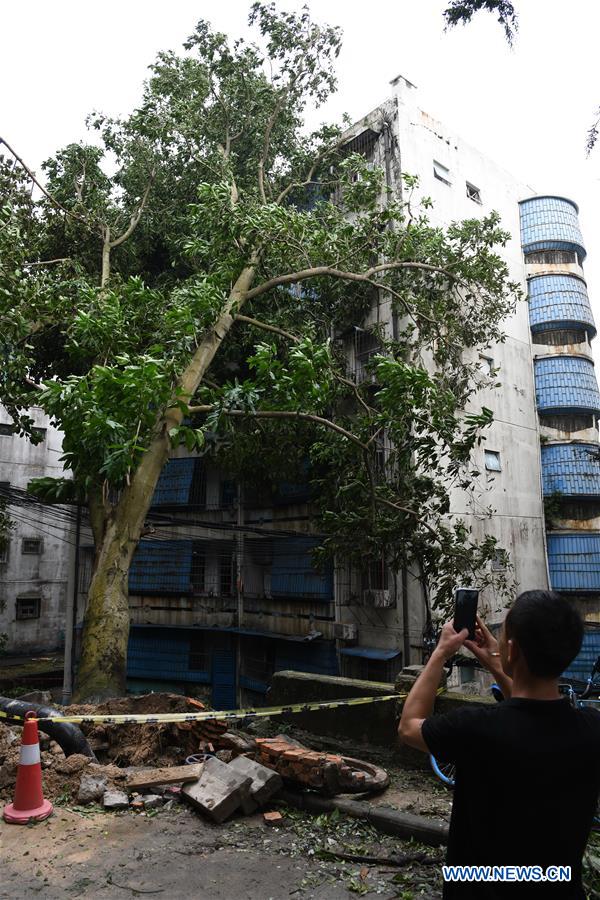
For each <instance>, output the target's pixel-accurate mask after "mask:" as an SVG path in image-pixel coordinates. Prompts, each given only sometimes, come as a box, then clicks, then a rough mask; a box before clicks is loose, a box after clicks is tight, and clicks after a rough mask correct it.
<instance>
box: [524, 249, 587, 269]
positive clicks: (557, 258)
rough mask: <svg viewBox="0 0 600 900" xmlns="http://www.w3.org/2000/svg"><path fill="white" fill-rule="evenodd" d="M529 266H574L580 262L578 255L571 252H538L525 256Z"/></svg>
mask: <svg viewBox="0 0 600 900" xmlns="http://www.w3.org/2000/svg"><path fill="white" fill-rule="evenodd" d="M525 262H526V263H527V265H530V264H531V265H538V266H541V265H553V266H556V265H564V264H567V265H573V264H575V265H576V264H577V263H578V262H579V260H578V258H577V253H575V252H574V251H571V250H536V251H535V252H534V253H527V254H526V256H525Z"/></svg>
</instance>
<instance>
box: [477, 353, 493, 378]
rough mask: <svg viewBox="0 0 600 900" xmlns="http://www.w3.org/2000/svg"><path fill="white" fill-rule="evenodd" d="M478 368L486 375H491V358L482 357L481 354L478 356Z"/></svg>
mask: <svg viewBox="0 0 600 900" xmlns="http://www.w3.org/2000/svg"><path fill="white" fill-rule="evenodd" d="M479 368H480V369H481V370H482V371H483V372H485V374H486V375H491V374H492V372H493V371H494V360H493V359H492V357H491V356H484V355H483V354H482V353H480V354H479Z"/></svg>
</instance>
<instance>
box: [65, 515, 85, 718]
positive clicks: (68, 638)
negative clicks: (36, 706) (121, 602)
mask: <svg viewBox="0 0 600 900" xmlns="http://www.w3.org/2000/svg"><path fill="white" fill-rule="evenodd" d="M80 539H81V503H78V504H77V523H76V525H75V554H74V558H73V565H72V568H71V579H72V580H71V579H70V581H71V589H72V595H71V597H69V596H67V617H66V622H65V661H64V673H63V692H62V702H63V704H64V705H65V706H67V705H68V704H69V703H70V702H71V695H72V693H73V652H74V649H75V626H76V625H77V598H78V595H79V543H80Z"/></svg>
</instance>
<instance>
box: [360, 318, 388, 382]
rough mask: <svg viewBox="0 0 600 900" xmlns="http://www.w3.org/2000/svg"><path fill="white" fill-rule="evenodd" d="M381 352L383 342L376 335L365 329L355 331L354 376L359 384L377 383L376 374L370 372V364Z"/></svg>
mask: <svg viewBox="0 0 600 900" xmlns="http://www.w3.org/2000/svg"><path fill="white" fill-rule="evenodd" d="M381 352H382V347H381V341H380V340H379V338H378V336H377V335H376V334H373V332H372V331H366V330H365V329H363V328H355V329H354V376H355V379H356V381H357V382H358V383H360V382H362V381H375V375H374V373H373V372H371V371H369V364H370V362H371V360H372V358H373V357H374V356H376V355H377V354H378V353H381Z"/></svg>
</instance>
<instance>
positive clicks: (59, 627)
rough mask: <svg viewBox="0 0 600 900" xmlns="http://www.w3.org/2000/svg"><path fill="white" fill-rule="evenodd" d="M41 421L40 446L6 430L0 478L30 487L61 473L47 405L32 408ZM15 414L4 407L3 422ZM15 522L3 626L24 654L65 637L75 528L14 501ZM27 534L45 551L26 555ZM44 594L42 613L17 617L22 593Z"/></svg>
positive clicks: (3, 567)
mask: <svg viewBox="0 0 600 900" xmlns="http://www.w3.org/2000/svg"><path fill="white" fill-rule="evenodd" d="M29 415H31V417H32V418H33V420H34V422H35V425H36V426H38V427H41V428H46V429H47V430H46V437H45V439H44V441H42V443H40V444H37V445H36V446H34V445H33V444H31V443H30V442H29V441H28V440H25V439H24V438H21V437H18V436H17V435H12V436H11V435H0V481H8V482H10V484H11V486H13V487H17V488H21V489H23V490H24V489H25V488H26V487H27V484H28V482H29V481H31V479H32V478H40V477H43V476H52V477H60V476H61V475H62V474H63V469H62V465H61V464H60V462H59V459H60V455H61V435H60V433H59V432H58V431H57V430H56V429H54V428H52V427H51V426H50V425H49V421H48V418H47V416H45V415H44V413H43V411H42V410H41V409H38V408H36V407H34V408H33V409H31V410H29ZM9 422H10V416H9V415H8V414H7V413H6V410H5V409H4V408H3V407H0V423H9ZM8 512H9V515H10V516H11V518H12V519H13V521H14V523H15V528H14V530H13V531H12V532H11V535H10V546H9V551H8V560H7V562H5V563H0V605H2V606H3V608H1V609H0V632H5V633H6V634H8V644H7V646H6V652H7V653H8V654H18V653H24V652H30V651H37V650H42V651H44V650H54V649H56V648H58V647H61V646H62V645H63V643H64V632H65V614H66V608H67V603H68V602H70V598H71V594H72V592H71V591H70V572H71V559H72V556H71V554H72V552H73V549H74V548H73V546H72V544H73V543H74V532H73V530H72V529H71V528H70V526H68V525H61V523H60V522H57V520H56V518H55V516H54V515H50V514H49V513H48V512H45V511H43V510H41V511H40V509H39V508H37V509H35V511H33V512H32V510H31V509H23V508H18V507H17V508H15V507H9V509H8ZM24 538H38V539H41V541H42V546H41V553H40V554H39V555H24V554H23V553H22V542H23V539H24ZM19 597H39V598H40V616H39V618H35V619H22V620H20V619H17V616H16V611H17V599H18V598H19Z"/></svg>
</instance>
